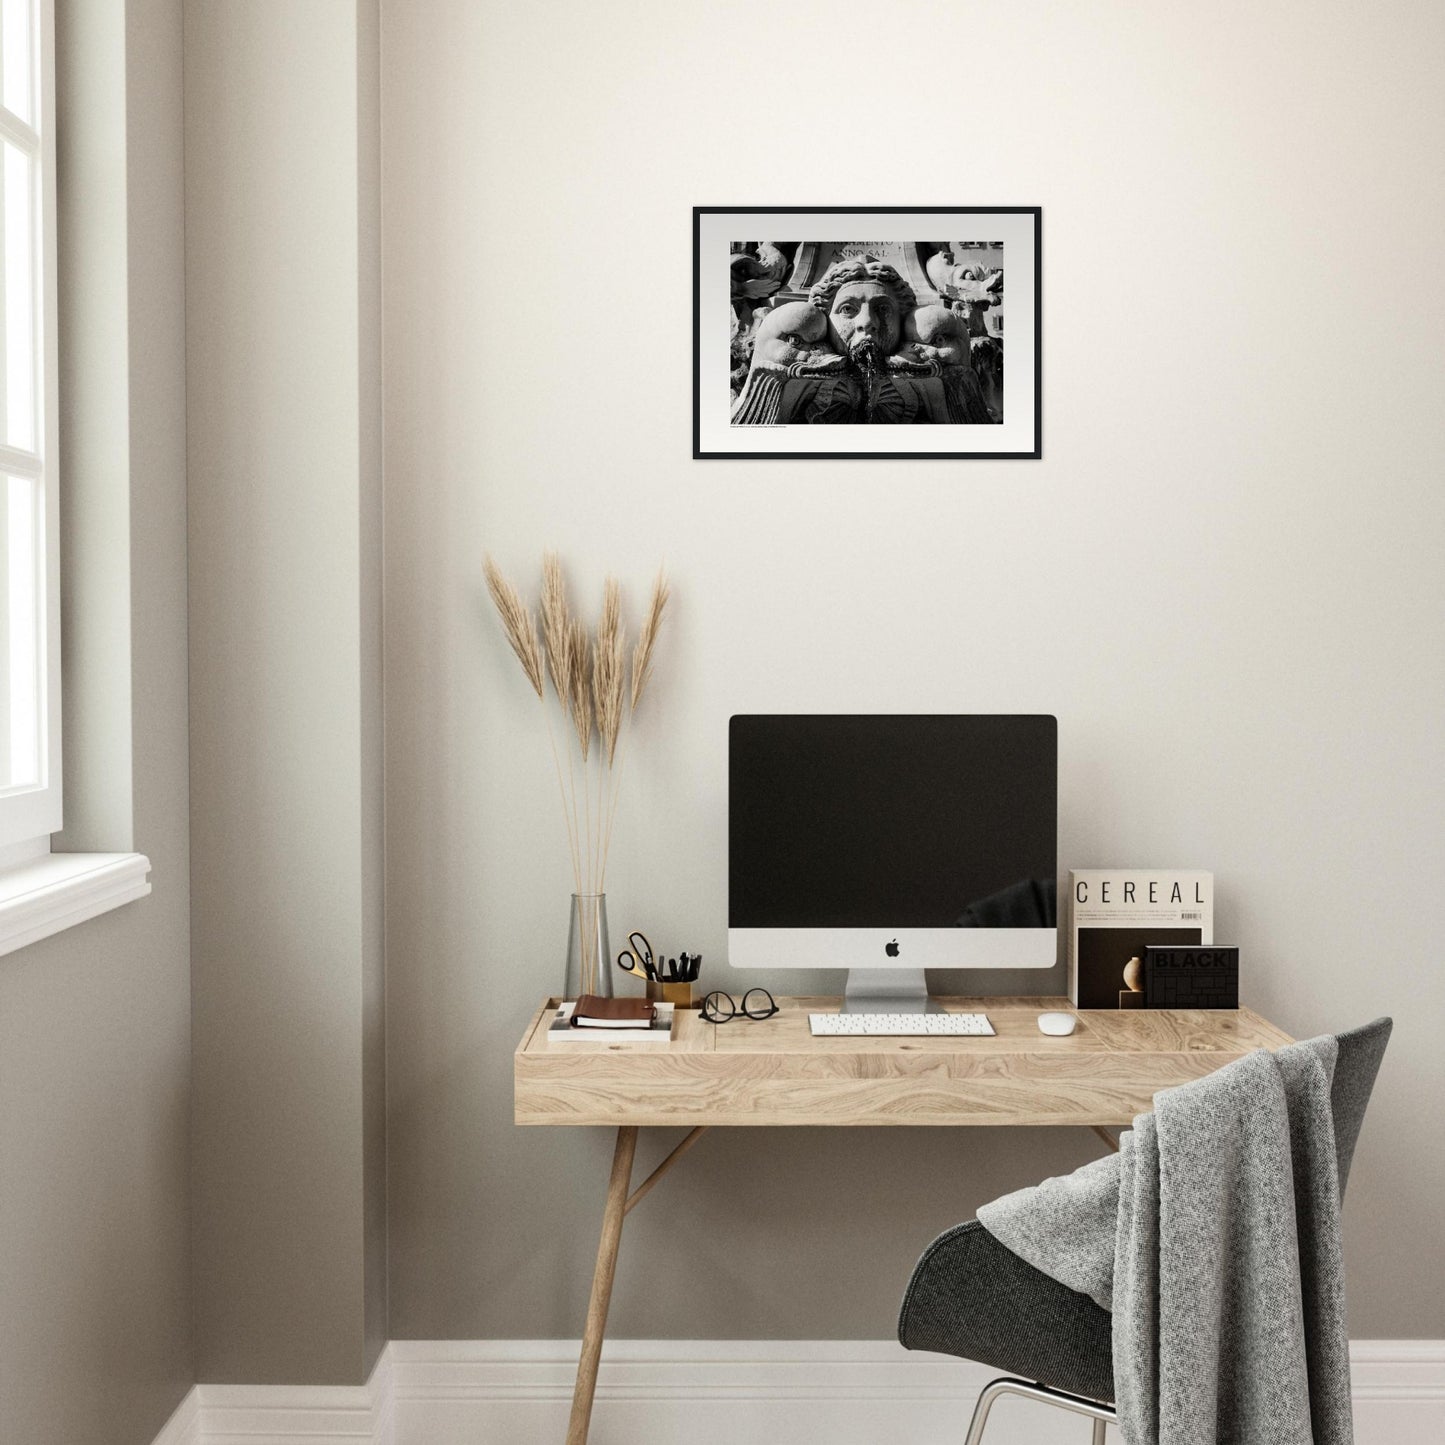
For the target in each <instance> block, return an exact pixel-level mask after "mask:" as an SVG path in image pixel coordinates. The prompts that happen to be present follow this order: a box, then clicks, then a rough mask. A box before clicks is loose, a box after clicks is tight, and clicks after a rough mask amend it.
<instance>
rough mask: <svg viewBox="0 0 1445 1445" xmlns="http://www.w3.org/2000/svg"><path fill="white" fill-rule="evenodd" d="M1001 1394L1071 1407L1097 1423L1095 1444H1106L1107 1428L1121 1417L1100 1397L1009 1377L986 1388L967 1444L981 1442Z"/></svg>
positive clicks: (1064, 1407) (1061, 1406)
mask: <svg viewBox="0 0 1445 1445" xmlns="http://www.w3.org/2000/svg"><path fill="white" fill-rule="evenodd" d="M1000 1395H1022V1396H1023V1397H1024V1399H1025V1400H1038V1401H1039V1402H1040V1403H1041V1404H1045V1405H1053V1406H1054V1407H1055V1408H1056V1409H1060V1410H1069V1411H1071V1412H1072V1413H1073V1414H1075V1415H1086V1416H1088V1418H1089V1419H1091V1420H1092V1421H1093V1422H1094V1440H1093V1445H1104V1430H1105V1428H1106V1427H1107V1425H1108V1424H1109V1422H1110V1421H1111V1420H1117V1419H1118V1418H1119V1417H1118V1415H1117V1413H1116V1412H1115V1410H1114V1407H1113V1406H1112V1405H1105V1404H1102V1403H1101V1402H1100V1401H1098V1400H1087V1399H1085V1398H1084V1397H1083V1396H1082V1395H1070V1394H1069V1393H1068V1392H1067V1391H1064V1390H1051V1389H1050V1388H1049V1387H1048V1386H1047V1385H1036V1384H1032V1383H1031V1382H1030V1381H1028V1380H1015V1379H1012V1378H1010V1377H1008V1376H1005V1377H1004V1378H1002V1379H999V1380H993V1381H991V1382H990V1383H989V1384H987V1385H985V1386H984V1387H983V1391H982V1393H981V1394H980V1395H979V1397H978V1404H977V1405H975V1406H974V1407H973V1419H972V1421H971V1422H970V1423H969V1427H968V1437H967V1439H966V1440H965V1441H964V1442H963V1445H979V1442H980V1441H981V1440H982V1439H983V1430H984V1426H985V1425H987V1424H988V1412H989V1411H990V1410H992V1409H993V1406H994V1401H995V1400H997V1399H998V1398H999V1396H1000Z"/></svg>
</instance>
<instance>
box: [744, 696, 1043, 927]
mask: <svg viewBox="0 0 1445 1445" xmlns="http://www.w3.org/2000/svg"><path fill="white" fill-rule="evenodd" d="M728 797H729V802H728V818H729V823H728V829H729V831H728V925H729V927H732V928H873V927H878V928H949V927H965V928H968V927H973V928H979V927H983V928H1040V927H1050V928H1051V927H1053V926H1054V924H1055V912H1056V908H1055V889H1054V871H1055V864H1056V859H1057V814H1058V725H1057V722H1056V721H1055V719H1054V718H1052V717H1048V716H1035V715H1012V716H994V715H976V714H957V715H950V714H943V715H930V716H812V715H804V716H759V715H748V716H737V717H734V718H733V719H732V724H731V729H730V736H729V749H728Z"/></svg>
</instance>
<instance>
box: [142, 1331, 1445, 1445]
mask: <svg viewBox="0 0 1445 1445" xmlns="http://www.w3.org/2000/svg"><path fill="white" fill-rule="evenodd" d="M577 1349H578V1346H577V1342H576V1341H575V1340H394V1341H392V1343H391V1344H390V1345H388V1346H387V1348H386V1350H385V1351H384V1352H383V1354H382V1357H381V1359H380V1361H379V1362H378V1364H377V1367H376V1369H375V1371H374V1372H373V1374H372V1377H371V1379H370V1381H368V1383H367V1384H365V1385H354V1386H291V1385H199V1386H197V1387H196V1388H195V1389H194V1390H192V1391H191V1393H190V1395H188V1396H187V1398H186V1400H185V1401H184V1402H183V1403H182V1405H181V1408H180V1409H179V1410H177V1411H176V1414H175V1416H174V1417H173V1418H172V1419H171V1421H170V1423H169V1424H167V1426H166V1428H165V1429H164V1430H163V1431H162V1432H161V1434H160V1435H159V1436H158V1437H157V1439H156V1441H155V1445H328V1442H337V1445H341V1442H350V1445H533V1442H536V1445H558V1442H560V1441H561V1440H562V1438H563V1436H564V1435H565V1433H566V1428H567V1415H568V1410H569V1407H570V1403H571V1398H572V1379H573V1375H574V1372H575V1371H576V1368H577ZM1351 1360H1352V1369H1353V1379H1354V1399H1355V1439H1356V1445H1405V1442H1415V1441H1419V1442H1424V1441H1426V1440H1445V1340H1357V1341H1355V1342H1354V1344H1353V1345H1352V1346H1351ZM998 1373H999V1371H997V1370H994V1369H991V1368H990V1367H988V1366H984V1365H976V1364H972V1363H968V1362H965V1361H962V1360H954V1359H950V1358H948V1357H947V1356H942V1355H926V1354H917V1353H911V1352H909V1351H907V1350H904V1349H903V1348H902V1347H901V1346H899V1345H897V1344H895V1343H893V1342H892V1341H888V1340H878V1341H874V1340H682V1341H665V1340H615V1341H612V1342H610V1343H609V1344H608V1345H607V1347H606V1349H605V1350H604V1352H603V1357H602V1369H601V1372H600V1374H599V1376H598V1384H597V1401H596V1407H595V1409H594V1411H593V1416H592V1435H591V1442H590V1445H765V1442H773V1441H787V1442H789V1445H877V1442H878V1441H880V1440H888V1441H896V1442H899V1445H907V1442H912V1441H918V1442H925V1441H927V1442H931V1441H936V1440H951V1439H955V1438H961V1435H962V1431H963V1427H964V1425H965V1424H966V1423H967V1419H968V1414H969V1412H970V1411H971V1410H972V1408H973V1402H974V1400H975V1398H976V1397H977V1395H978V1392H979V1390H980V1389H981V1388H982V1387H983V1385H984V1384H985V1383H986V1382H987V1381H988V1380H990V1379H992V1378H994V1377H995V1376H996V1375H997V1374H998ZM993 1418H994V1420H996V1421H998V1424H997V1426H996V1427H995V1426H993V1425H992V1424H991V1426H990V1428H991V1429H993V1428H997V1430H998V1434H999V1439H1000V1440H1007V1441H1008V1442H1009V1445H1078V1434H1079V1421H1078V1419H1077V1417H1075V1416H1071V1415H1063V1414H1062V1413H1060V1412H1057V1411H1053V1410H1050V1409H1048V1408H1047V1407H1043V1406H1039V1405H1035V1404H1033V1403H1031V1402H1029V1401H1026V1400H1018V1399H1004V1400H1002V1401H1000V1402H999V1404H998V1405H997V1406H996V1407H995V1413H994V1417H993ZM1114 1440H1115V1436H1114V1433H1113V1432H1112V1431H1111V1432H1110V1441H1111V1445H1112V1442H1113V1441H1114Z"/></svg>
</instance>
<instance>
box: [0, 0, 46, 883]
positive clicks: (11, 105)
mask: <svg viewBox="0 0 1445 1445" xmlns="http://www.w3.org/2000/svg"><path fill="white" fill-rule="evenodd" d="M52 24H53V19H52V13H51V6H50V3H49V0H0V848H3V849H4V850H5V851H6V854H8V855H10V856H12V857H13V856H14V855H15V853H16V850H17V849H18V850H19V851H20V852H21V853H22V854H23V853H25V852H34V853H41V852H45V851H48V849H49V835H50V834H51V833H53V832H55V831H57V830H58V829H59V828H60V826H61V793H60V578H59V568H58V562H59V529H58V499H57V489H56V475H55V465H54V463H55V456H56V433H57V417H56V380H55V378H56V361H55V320H56V307H55V147H54V140H53V131H54V126H53V115H54V102H53V96H52V90H53V86H52V73H53V72H52V68H51V66H50V65H49V63H48V61H49V57H50V52H51V46H50V43H49V42H50V33H51V27H52ZM42 55H43V56H44V57H45V59H46V61H47V63H46V64H45V65H42V63H41V58H42Z"/></svg>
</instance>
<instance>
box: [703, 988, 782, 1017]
mask: <svg viewBox="0 0 1445 1445" xmlns="http://www.w3.org/2000/svg"><path fill="white" fill-rule="evenodd" d="M777 1012H778V1005H777V1001H776V1000H775V999H774V998H773V996H772V994H770V993H769V992H768V991H767V989H765V988H750V989H749V990H748V991H747V992H746V993H745V994H744V995H743V1003H742V1007H741V1008H739V1007H738V1005H737V1003H736V1001H735V1000H734V999H733V996H732V994H730V993H723V992H722V990H721V989H714V990H713V992H712V993H710V994H708V996H707V997H706V998H705V999H703V1001H702V1016H703V1018H704V1019H706V1020H707V1022H708V1023H710V1024H725V1023H727V1022H728V1021H729V1020H731V1019H735V1018H743V1017H746V1018H750V1019H770V1018H772V1016H773V1015H774V1014H775V1013H777Z"/></svg>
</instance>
